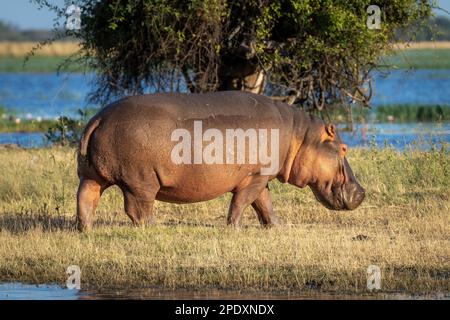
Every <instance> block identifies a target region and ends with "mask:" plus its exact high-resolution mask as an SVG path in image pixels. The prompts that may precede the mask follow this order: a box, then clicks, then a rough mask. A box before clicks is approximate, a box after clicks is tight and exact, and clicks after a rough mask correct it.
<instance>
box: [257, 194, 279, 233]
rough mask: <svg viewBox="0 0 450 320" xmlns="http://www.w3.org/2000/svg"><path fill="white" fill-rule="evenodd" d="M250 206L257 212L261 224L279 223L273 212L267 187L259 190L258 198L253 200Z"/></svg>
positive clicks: (267, 225)
mask: <svg viewBox="0 0 450 320" xmlns="http://www.w3.org/2000/svg"><path fill="white" fill-rule="evenodd" d="M252 207H253V209H255V211H256V213H257V214H258V219H259V222H260V223H261V225H263V226H266V227H270V226H274V225H278V224H280V221H279V219H278V217H277V216H276V214H275V213H274V212H273V207H272V199H271V197H270V192H269V188H268V187H265V188H264V190H263V191H261V193H260V194H259V196H258V198H257V199H256V200H255V201H253V203H252Z"/></svg>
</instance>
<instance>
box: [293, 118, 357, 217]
mask: <svg viewBox="0 0 450 320" xmlns="http://www.w3.org/2000/svg"><path fill="white" fill-rule="evenodd" d="M302 140H303V141H301V143H299V148H298V152H297V153H296V155H295V159H294V160H293V163H292V167H291V170H290V173H289V178H288V182H289V183H290V184H293V185H296V186H298V187H305V186H309V187H310V188H311V190H312V191H313V193H314V195H315V196H316V198H317V200H318V201H320V202H321V203H322V204H323V205H324V206H325V207H327V208H328V209H332V210H353V209H355V208H357V207H358V206H359V205H360V204H361V202H362V201H363V199H364V195H365V193H364V189H363V188H362V187H361V185H360V184H359V183H358V181H356V178H355V176H354V175H353V172H352V169H351V168H350V165H349V163H348V161H347V159H346V158H345V155H346V153H347V149H348V147H347V146H346V145H345V144H344V143H343V142H342V140H341V138H340V137H339V135H338V132H337V130H336V128H335V126H334V125H332V124H328V125H326V124H325V123H324V122H323V121H322V120H320V119H318V118H313V119H311V122H310V125H309V128H308V129H307V130H306V131H305V132H304V138H303V139H302Z"/></svg>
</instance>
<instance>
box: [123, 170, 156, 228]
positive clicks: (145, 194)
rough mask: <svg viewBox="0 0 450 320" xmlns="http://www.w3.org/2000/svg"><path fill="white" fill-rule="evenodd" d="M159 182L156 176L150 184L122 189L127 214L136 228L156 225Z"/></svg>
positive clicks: (128, 185) (128, 186)
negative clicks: (154, 208) (154, 211)
mask: <svg viewBox="0 0 450 320" xmlns="http://www.w3.org/2000/svg"><path fill="white" fill-rule="evenodd" d="M159 187H160V186H159V182H158V179H157V177H156V174H155V175H154V176H153V178H152V179H151V181H150V182H149V183H145V184H136V185H135V184H133V185H132V186H130V184H127V186H126V187H122V188H121V189H122V192H123V196H124V202H125V212H126V213H127V215H128V217H130V219H131V221H132V222H133V224H134V225H136V226H142V225H147V224H152V223H154V217H153V204H154V202H155V197H156V194H157V193H158V191H159Z"/></svg>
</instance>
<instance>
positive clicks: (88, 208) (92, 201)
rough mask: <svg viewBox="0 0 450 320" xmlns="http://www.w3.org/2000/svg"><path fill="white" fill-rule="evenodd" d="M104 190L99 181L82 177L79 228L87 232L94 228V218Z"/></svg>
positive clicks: (78, 204) (78, 212)
mask: <svg viewBox="0 0 450 320" xmlns="http://www.w3.org/2000/svg"><path fill="white" fill-rule="evenodd" d="M103 190H104V188H103V187H102V185H100V184H99V183H98V182H97V181H95V180H92V179H87V178H84V177H80V185H79V186H78V193H77V228H78V230H79V231H87V230H89V229H91V228H92V222H93V216H94V212H95V209H96V208H97V204H98V201H99V199H100V196H101V194H102V192H103Z"/></svg>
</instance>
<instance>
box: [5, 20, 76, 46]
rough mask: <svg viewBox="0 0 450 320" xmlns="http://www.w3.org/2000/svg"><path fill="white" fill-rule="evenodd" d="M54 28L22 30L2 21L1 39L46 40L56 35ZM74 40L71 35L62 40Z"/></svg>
mask: <svg viewBox="0 0 450 320" xmlns="http://www.w3.org/2000/svg"><path fill="white" fill-rule="evenodd" d="M55 33H56V32H55V31H54V30H46V29H29V30H21V29H19V28H18V27H16V26H14V25H11V24H8V23H5V22H2V21H0V41H34V42H38V41H44V40H47V39H52V38H53V37H54V36H55ZM64 40H67V41H73V40H74V39H73V38H71V37H67V38H63V39H61V41H64Z"/></svg>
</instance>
